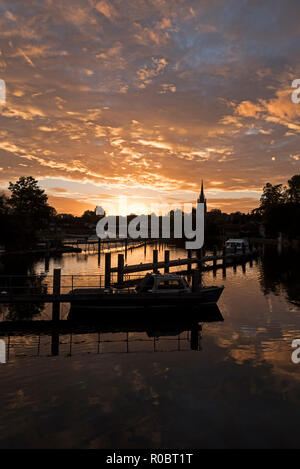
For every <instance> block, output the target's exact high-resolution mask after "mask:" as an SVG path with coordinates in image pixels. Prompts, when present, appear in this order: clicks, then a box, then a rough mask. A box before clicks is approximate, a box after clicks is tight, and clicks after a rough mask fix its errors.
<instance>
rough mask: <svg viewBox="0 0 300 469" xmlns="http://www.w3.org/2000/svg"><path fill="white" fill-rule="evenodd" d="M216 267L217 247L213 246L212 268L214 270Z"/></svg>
mask: <svg viewBox="0 0 300 469" xmlns="http://www.w3.org/2000/svg"><path fill="white" fill-rule="evenodd" d="M216 268H217V247H216V246H214V249H213V269H214V270H216Z"/></svg>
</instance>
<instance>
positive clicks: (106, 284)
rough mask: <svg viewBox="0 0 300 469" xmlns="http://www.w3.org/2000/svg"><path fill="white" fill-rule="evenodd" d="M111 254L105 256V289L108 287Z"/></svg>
mask: <svg viewBox="0 0 300 469" xmlns="http://www.w3.org/2000/svg"><path fill="white" fill-rule="evenodd" d="M110 269H111V253H110V252H107V253H106V254H105V280H104V281H105V287H109V286H110Z"/></svg>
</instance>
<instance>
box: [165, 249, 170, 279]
mask: <svg viewBox="0 0 300 469" xmlns="http://www.w3.org/2000/svg"><path fill="white" fill-rule="evenodd" d="M169 262H170V251H165V274H168V273H169V270H170V269H169Z"/></svg>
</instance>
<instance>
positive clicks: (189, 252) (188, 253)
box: [187, 249, 192, 273]
mask: <svg viewBox="0 0 300 469" xmlns="http://www.w3.org/2000/svg"><path fill="white" fill-rule="evenodd" d="M187 255H188V260H190V259H192V251H191V249H188V252H187ZM187 271H188V273H191V271H192V263H191V262H188V265H187Z"/></svg>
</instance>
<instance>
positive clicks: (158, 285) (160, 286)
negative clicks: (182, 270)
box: [136, 274, 191, 294]
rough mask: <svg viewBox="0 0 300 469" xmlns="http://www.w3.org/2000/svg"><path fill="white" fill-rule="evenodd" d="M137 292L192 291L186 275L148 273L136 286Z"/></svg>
mask: <svg viewBox="0 0 300 469" xmlns="http://www.w3.org/2000/svg"><path fill="white" fill-rule="evenodd" d="M136 291H137V293H162V294H163V293H176V292H190V291H191V289H190V287H189V285H188V283H187V282H186V280H185V278H184V277H181V276H179V275H174V274H147V275H146V276H145V277H144V279H143V280H142V281H141V283H140V284H139V285H138V286H137V288H136Z"/></svg>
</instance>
